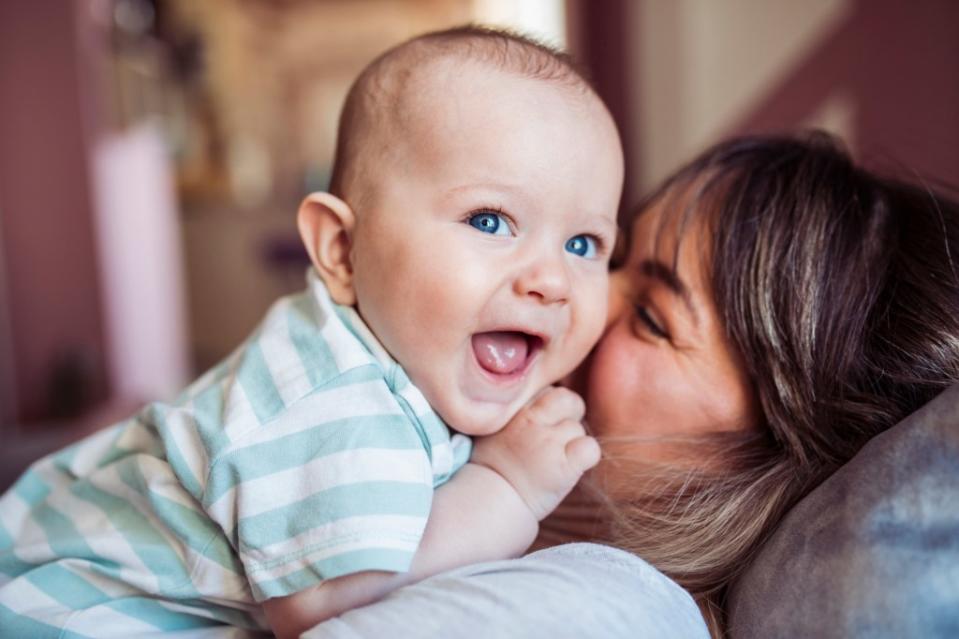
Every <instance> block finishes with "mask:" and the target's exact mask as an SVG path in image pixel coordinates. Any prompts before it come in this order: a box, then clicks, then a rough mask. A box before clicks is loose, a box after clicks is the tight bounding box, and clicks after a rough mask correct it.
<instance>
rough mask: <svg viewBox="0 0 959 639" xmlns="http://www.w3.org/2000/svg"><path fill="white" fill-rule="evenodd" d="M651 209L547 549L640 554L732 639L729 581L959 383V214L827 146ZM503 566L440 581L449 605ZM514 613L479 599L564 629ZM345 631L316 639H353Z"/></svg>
mask: <svg viewBox="0 0 959 639" xmlns="http://www.w3.org/2000/svg"><path fill="white" fill-rule="evenodd" d="M639 211H640V213H639V216H638V218H637V220H636V222H635V223H634V225H633V228H632V231H631V233H630V235H629V237H628V240H629V250H628V256H627V257H626V258H625V260H623V261H622V263H621V264H620V265H618V267H617V268H616V269H615V270H614V273H613V275H612V277H613V287H612V288H613V297H612V304H611V311H610V323H609V326H608V328H607V331H606V333H605V335H604V336H603V338H602V340H601V341H600V343H599V344H598V345H597V347H596V348H595V350H594V351H593V353H592V355H591V356H590V358H589V360H588V361H587V362H586V363H585V365H584V366H583V368H582V371H581V374H580V376H579V379H577V380H576V382H575V383H574V385H573V386H574V388H575V389H576V390H578V391H579V392H580V393H581V394H583V396H584V397H585V398H586V402H587V406H588V413H587V421H588V425H589V428H590V430H591V431H592V433H593V434H594V435H596V436H597V437H598V438H599V439H600V442H601V444H602V447H603V451H604V455H603V460H602V461H601V462H600V464H599V466H597V468H596V469H595V470H594V471H593V472H592V475H591V477H590V480H589V481H588V482H587V483H586V486H585V488H586V489H587V490H585V491H584V492H586V493H588V494H591V495H594V496H599V499H598V500H587V501H584V500H583V499H582V498H581V499H580V500H579V502H578V505H574V504H573V503H572V500H570V503H568V504H567V508H566V509H565V510H563V509H561V510H560V511H559V512H557V513H556V514H555V516H554V517H552V518H551V519H550V520H548V521H547V522H545V524H544V528H543V531H542V535H541V537H542V541H543V542H544V543H543V544H542V545H549V544H555V543H558V542H560V541H568V540H571V539H585V538H598V539H601V540H604V541H608V542H609V543H612V544H613V545H616V546H618V547H620V548H623V549H626V550H628V551H630V552H632V553H635V554H636V555H638V556H640V557H642V558H643V559H645V560H646V561H648V562H649V563H651V564H652V565H653V566H655V567H656V568H658V569H659V570H661V571H662V572H663V573H665V574H666V575H668V576H669V577H671V578H672V579H674V580H675V581H676V582H678V583H679V584H680V585H682V586H683V587H684V588H686V589H687V590H688V591H689V592H690V593H691V594H692V595H693V597H694V598H695V600H696V602H697V603H698V604H699V607H700V610H701V612H702V614H703V616H704V617H705V619H706V621H707V624H708V626H709V629H710V632H711V633H712V634H713V635H714V636H719V635H720V634H722V632H723V627H724V605H725V600H724V598H725V594H726V591H727V588H728V586H729V584H730V583H731V582H732V581H733V580H734V579H735V577H736V576H737V575H738V574H739V573H740V572H741V570H742V568H743V567H745V566H746V565H748V562H749V559H750V558H751V556H752V555H753V554H754V553H755V552H756V550H757V549H758V548H759V547H760V546H761V544H762V543H763V541H764V540H765V539H766V537H767V536H768V535H769V533H770V532H771V531H772V530H773V528H774V527H775V525H776V524H777V522H778V521H779V520H780V518H781V517H782V516H783V515H784V514H785V513H786V512H787V511H788V510H789V508H790V507H791V506H792V505H793V504H795V503H796V502H797V501H798V500H799V499H800V498H802V497H803V496H804V495H806V494H807V493H808V492H809V491H810V490H812V489H813V488H814V487H816V486H817V485H818V484H820V483H821V482H822V481H823V480H824V479H826V478H827V477H829V475H831V474H832V473H833V472H834V471H835V470H836V469H838V468H839V467H840V466H841V465H842V464H844V463H845V462H846V461H848V460H849V459H850V458H851V457H852V456H853V455H855V454H856V452H857V451H858V450H859V449H860V448H861V447H862V446H863V445H864V444H865V443H866V442H867V441H868V440H869V439H870V438H872V437H874V436H875V435H877V434H879V433H881V432H882V431H884V430H885V429H887V428H889V427H890V426H892V425H894V424H896V423H897V422H898V421H900V420H901V419H903V418H904V417H906V416H907V415H909V414H910V413H912V412H913V411H915V410H916V409H918V408H919V407H920V406H922V405H923V404H925V403H926V402H928V401H929V400H930V399H932V398H933V397H934V396H935V395H937V394H938V393H939V392H940V391H942V390H943V389H944V388H946V387H947V386H949V385H950V384H953V383H955V382H957V381H959V263H957V259H959V208H957V206H956V204H954V203H952V202H949V201H946V200H945V199H943V198H941V197H938V196H936V195H934V194H933V193H931V192H930V191H929V190H927V189H924V188H920V187H917V186H910V185H907V184H903V183H899V182H896V181H892V180H885V179H882V178H879V177H877V176H875V175H873V174H871V173H868V172H866V171H864V170H862V169H860V168H858V167H856V166H855V165H854V164H853V163H852V162H851V161H850V159H849V158H848V157H847V155H846V154H845V153H844V152H843V151H842V150H841V149H840V148H839V147H838V145H837V144H836V142H835V141H834V140H833V139H831V138H829V137H828V136H826V135H824V134H813V135H810V136H808V137H806V138H785V137H783V138H777V137H755V138H741V139H736V140H732V141H729V142H725V143H722V144H720V145H718V146H716V147H714V148H712V149H711V150H709V151H707V152H705V153H704V154H702V155H701V156H699V157H698V158H697V159H695V160H693V161H692V162H691V163H690V164H688V165H687V166H685V167H684V168H682V169H681V170H680V171H678V172H677V173H676V174H675V175H673V176H672V177H671V178H669V179H668V180H667V181H666V182H665V184H663V185H662V186H661V187H660V188H659V189H657V190H656V191H655V192H654V193H653V194H652V195H651V196H650V197H649V198H648V199H647V200H646V201H645V202H644V203H643V205H642V206H641V207H640V209H639ZM596 503H599V504H601V509H600V511H599V512H600V514H599V516H597V515H596V512H597V511H596ZM584 504H587V505H584ZM584 513H587V514H584ZM596 522H604V523H605V524H607V525H605V526H598V525H596ZM521 561H522V562H525V561H526V560H521ZM564 561H565V560H564ZM594 563H595V562H594ZM530 565H531V564H530V563H517V564H516V566H522V568H516V569H514V570H513V576H512V578H513V579H520V580H522V579H524V577H523V575H524V571H526V570H527V569H528V568H529V566H530ZM504 570H508V569H507V568H505V567H504V566H502V565H500V564H496V565H494V566H493V568H491V569H489V570H486V571H485V572H484V571H483V570H477V571H473V572H470V573H469V574H468V575H467V574H465V573H464V574H463V575H462V578H461V579H460V582H457V580H456V579H455V578H454V579H451V580H449V579H448V580H447V581H443V582H435V583H438V584H439V583H442V584H443V585H442V587H437V591H442V592H444V593H447V594H448V593H450V592H451V591H452V590H454V589H455V588H456V587H457V584H458V583H459V585H462V582H463V580H465V581H466V582H469V581H470V580H473V582H474V585H475V584H482V583H483V582H482V579H486V578H487V577H483V575H488V574H494V573H495V574H499V575H500V576H502V574H503V571H504ZM543 574H545V573H543ZM481 577H482V578H481ZM546 579H547V578H546V577H542V576H537V577H535V579H534V580H533V582H534V583H535V582H536V580H541V581H542V580H546ZM583 579H585V577H583ZM603 579H604V578H598V579H596V580H593V581H592V582H591V583H590V584H589V585H588V586H583V588H582V593H583V596H588V597H590V598H591V599H592V600H593V603H592V604H584V605H583V606H577V607H576V608H573V610H574V611H575V612H574V613H573V614H567V615H565V619H562V620H561V621H560V625H559V627H560V628H562V627H564V626H563V625H562V624H564V623H568V624H570V625H568V626H566V627H568V628H570V630H569V631H568V632H566V633H565V634H566V635H567V636H577V634H582V633H578V632H576V631H574V630H572V628H573V627H574V625H572V624H573V622H574V619H575V620H576V621H578V620H579V617H580V612H581V611H583V610H586V611H589V610H591V609H592V608H595V606H596V605H597V603H598V602H597V601H596V600H597V599H601V598H602V597H601V596H597V592H598V590H597V588H601V587H602V586H603V585H604V582H603ZM503 583H504V582H503V581H502V580H501V581H500V582H499V585H497V586H496V588H500V589H501V588H503V587H505V586H504V585H503ZM542 583H544V584H545V583H546V582H545V581H542ZM467 585H468V584H467ZM429 588H430V582H426V583H425V584H423V585H422V586H420V587H414V588H413V589H412V590H411V592H413V593H423V592H424V590H425V591H427V592H428V591H429ZM496 588H493V589H487V590H484V591H483V592H484V598H485V599H484V601H485V603H483V604H482V605H484V606H490V604H489V601H487V600H488V599H490V598H492V597H494V596H495V592H497V590H496ZM547 590H548V587H545V586H544V587H543V588H540V591H543V592H545V591H547ZM612 590H613V591H615V589H612ZM474 592H475V591H474ZM640 592H641V593H648V592H650V590H649V588H646V589H644V590H640ZM434 594H435V593H434ZM614 596H615V595H614ZM642 596H644V597H645V596H646V595H645V594H643V595H642ZM477 599H478V598H477ZM547 599H548V598H547ZM416 601H417V599H416V597H415V596H412V595H411V596H408V597H407V598H406V599H404V598H403V596H402V595H401V596H400V597H399V598H395V599H394V600H393V601H392V603H391V602H390V601H387V602H384V604H386V605H385V606H383V610H389V609H390V606H392V607H393V608H396V607H397V606H399V607H400V609H402V606H404V605H407V606H412V607H415V606H416V605H417V604H416ZM431 601H433V605H434V611H433V612H435V607H436V598H435V597H434V598H432V599H431ZM505 601H506V599H504V598H501V599H500V600H499V601H498V602H497V604H496V605H493V606H492V609H486V610H483V611H482V614H479V613H477V610H476V607H478V606H480V605H481V604H480V603H477V604H475V606H470V608H473V609H472V610H471V611H470V612H471V614H473V615H474V617H473V619H474V621H476V620H477V619H482V618H485V619H487V620H489V621H490V622H491V623H494V622H495V620H497V619H498V618H499V617H502V616H503V615H506V616H507V617H508V618H510V619H511V620H512V621H513V622H515V623H516V624H518V625H516V626H514V628H515V632H513V633H512V634H514V635H515V636H525V635H527V634H530V633H529V632H524V630H523V629H524V628H525V629H526V630H530V629H531V628H535V629H536V631H535V632H533V634H543V633H542V632H539V631H541V630H542V628H543V626H542V625H536V626H531V625H529V624H530V623H531V622H527V625H526V626H522V625H519V624H522V623H524V621H526V620H527V619H534V620H536V624H541V623H542V619H546V618H549V615H547V614H539V615H537V614H536V612H537V611H536V610H535V608H536V607H537V606H539V607H540V608H541V610H540V612H541V613H542V612H544V611H545V610H546V608H545V606H546V605H547V604H546V603H541V601H540V597H539V596H538V595H534V596H532V597H527V598H526V599H525V601H524V606H523V613H522V614H511V613H516V612H517V610H516V609H515V608H513V607H510V605H508V604H507V603H505ZM674 601H675V600H674ZM462 603H463V601H462V600H458V603H457V604H456V606H459V607H456V606H453V607H454V608H455V610H456V615H455V616H456V617H457V618H460V619H462V616H463V614H464V612H463V611H464V608H463V607H462ZM634 604H636V605H638V603H637V602H634ZM381 605H383V604H381ZM530 607H532V608H534V609H533V610H530V609H529V608H530ZM376 609H377V606H373V607H371V608H370V609H368V610H369V611H370V612H360V613H359V614H358V615H357V616H355V617H352V618H350V617H349V616H348V617H347V619H346V620H345V622H337V623H346V624H347V625H349V624H351V623H353V621H354V620H358V621H362V617H363V615H366V618H365V621H367V622H369V621H370V620H371V619H370V618H371V617H373V616H374V615H376V614H377V613H376ZM568 609H569V608H568V604H567V610H568ZM550 610H553V609H552V608H551V609H550ZM407 612H409V610H407ZM661 612H662V614H663V615H664V618H666V619H669V617H670V613H669V611H661ZM551 614H552V613H551ZM477 615H478V616H477ZM561 616H563V615H561ZM356 627H364V628H366V629H367V630H369V629H371V628H372V627H375V626H356ZM320 628H323V627H322V626H321V627H320ZM340 629H341V628H340ZM488 629H489V626H479V630H477V631H474V632H478V633H479V634H477V635H476V636H482V635H483V633H484V631H488ZM328 630H329V632H328V633H323V632H321V633H320V634H318V635H317V636H349V634H348V633H347V634H346V635H340V634H338V632H334V629H331V628H329V627H328ZM634 630H639V628H635V627H634ZM531 632H532V631H531ZM467 634H469V633H467ZM623 634H624V636H629V634H630V633H629V631H628V629H627V630H626V631H625V632H624V633H623ZM597 636H598V635H597Z"/></svg>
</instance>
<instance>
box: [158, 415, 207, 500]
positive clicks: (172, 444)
mask: <svg viewBox="0 0 959 639" xmlns="http://www.w3.org/2000/svg"><path fill="white" fill-rule="evenodd" d="M151 409H152V411H151V415H150V417H151V420H152V422H153V423H154V424H155V425H156V429H157V431H158V432H159V434H160V437H161V438H162V439H163V448H164V453H165V456H166V461H167V463H168V464H170V468H172V469H173V472H174V473H176V476H177V479H179V480H180V483H181V484H182V485H183V487H184V488H186V489H187V491H188V492H189V493H190V494H191V495H193V498H194V499H200V496H201V495H202V494H203V486H202V484H200V481H199V478H198V477H196V476H195V475H194V474H193V471H192V470H191V468H190V465H189V464H188V463H187V461H186V458H184V457H183V453H181V452H180V447H179V446H178V445H177V440H176V438H175V437H174V436H173V432H172V431H171V429H170V428H168V427H167V423H166V421H167V415H168V414H169V413H170V412H172V411H170V410H169V409H166V408H165V407H162V406H160V405H154V406H152V407H151ZM181 414H182V413H181ZM183 417H184V418H187V419H189V417H187V416H186V415H183Z"/></svg>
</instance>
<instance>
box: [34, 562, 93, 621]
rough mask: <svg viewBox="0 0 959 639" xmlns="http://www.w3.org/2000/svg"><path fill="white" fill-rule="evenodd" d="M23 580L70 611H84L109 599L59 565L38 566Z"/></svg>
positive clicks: (84, 580) (81, 578)
mask: <svg viewBox="0 0 959 639" xmlns="http://www.w3.org/2000/svg"><path fill="white" fill-rule="evenodd" d="M23 578H25V579H26V580H27V581H29V582H30V583H32V584H33V585H34V586H36V587H37V588H38V589H40V590H41V591H43V592H44V593H45V594H46V595H47V596H48V597H50V598H51V599H55V600H56V601H57V602H58V603H59V604H60V605H62V606H64V607H66V608H69V609H71V610H84V609H86V608H90V607H92V606H96V605H97V604H101V603H103V602H104V601H108V600H109V599H110V597H109V596H108V595H107V594H106V593H105V592H103V591H102V590H100V589H99V588H97V587H96V586H94V585H93V584H91V583H90V582H88V581H87V580H86V579H84V578H83V577H81V576H79V575H78V574H76V573H74V572H73V571H71V570H67V569H66V568H64V567H63V566H61V565H60V564H59V563H50V564H44V565H42V566H38V567H37V568H35V569H34V570H31V571H30V572H28V573H27V574H26V575H24V577H23Z"/></svg>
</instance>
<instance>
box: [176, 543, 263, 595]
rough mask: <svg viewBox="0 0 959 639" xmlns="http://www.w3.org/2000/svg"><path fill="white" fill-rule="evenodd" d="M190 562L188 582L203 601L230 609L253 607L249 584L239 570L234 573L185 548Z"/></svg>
mask: <svg viewBox="0 0 959 639" xmlns="http://www.w3.org/2000/svg"><path fill="white" fill-rule="evenodd" d="M187 553H188V554H189V561H190V566H191V568H190V580H191V581H192V582H193V586H194V588H195V589H196V591H197V592H198V593H199V594H200V595H201V596H202V597H203V598H204V600H209V601H213V602H216V603H224V604H228V605H231V606H232V607H234V608H235V607H239V606H240V605H244V604H245V605H249V606H253V605H254V601H253V593H252V592H250V583H249V582H248V581H247V580H246V576H245V575H244V573H243V571H242V570H241V571H240V572H238V573H235V572H233V571H231V570H227V569H226V568H224V567H223V566H221V565H220V564H218V563H217V562H215V561H213V560H212V559H209V558H207V557H205V556H204V555H202V554H200V553H196V552H193V551H192V550H191V549H189V548H187Z"/></svg>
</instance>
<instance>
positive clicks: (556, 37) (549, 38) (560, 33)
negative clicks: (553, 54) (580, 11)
mask: <svg viewBox="0 0 959 639" xmlns="http://www.w3.org/2000/svg"><path fill="white" fill-rule="evenodd" d="M473 6H474V8H473V14H474V15H475V16H476V21H477V22H480V23H482V24H489V25H493V26H503V27H509V28H511V29H515V30H516V31H519V32H521V33H525V34H528V35H531V36H533V37H535V38H538V39H540V40H543V41H544V42H546V43H547V44H551V45H553V46H555V47H559V48H560V49H565V48H566V3H565V2H564V0H523V1H522V2H516V1H515V0H475V4H474V5H473Z"/></svg>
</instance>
